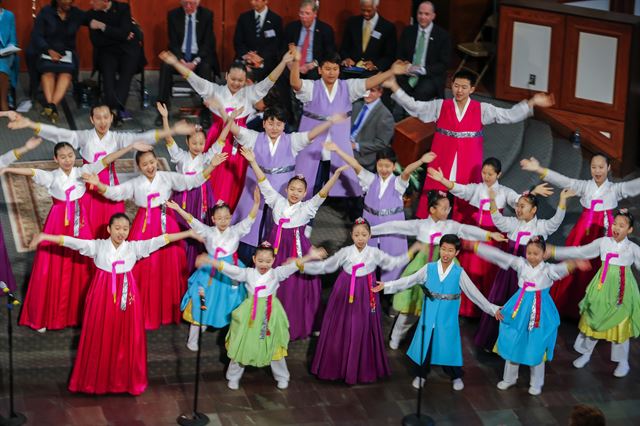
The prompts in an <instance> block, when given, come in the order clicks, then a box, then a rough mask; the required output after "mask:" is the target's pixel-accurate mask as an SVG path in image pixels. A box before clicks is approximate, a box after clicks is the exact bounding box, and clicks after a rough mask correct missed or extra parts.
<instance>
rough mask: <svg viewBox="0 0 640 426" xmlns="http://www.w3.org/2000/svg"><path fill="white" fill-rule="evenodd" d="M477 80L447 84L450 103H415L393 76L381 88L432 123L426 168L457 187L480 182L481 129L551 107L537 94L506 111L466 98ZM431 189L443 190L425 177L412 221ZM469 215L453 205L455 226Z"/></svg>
mask: <svg viewBox="0 0 640 426" xmlns="http://www.w3.org/2000/svg"><path fill="white" fill-rule="evenodd" d="M476 80H477V74H475V73H474V72H472V71H469V70H465V69H462V70H460V71H458V72H456V73H455V74H454V76H453V78H452V79H451V92H452V93H453V98H451V99H434V100H432V101H427V102H423V101H416V100H415V99H413V98H412V97H411V96H409V95H407V94H406V93H405V92H404V91H403V90H402V89H401V88H400V86H399V85H398V83H397V82H396V81H395V78H393V77H392V78H390V79H389V80H387V81H385V83H384V84H383V87H386V88H389V89H391V91H392V92H393V95H391V99H393V100H394V101H395V102H396V103H398V104H399V105H400V106H402V107H403V108H404V109H405V110H406V111H407V112H408V113H409V114H410V115H412V116H414V117H417V118H418V119H420V121H423V122H425V123H432V122H435V124H436V132H435V134H434V135H433V142H432V144H431V151H433V152H434V153H435V154H436V155H437V156H438V157H437V159H436V160H435V161H434V162H433V164H432V165H431V166H432V167H433V168H434V169H442V172H443V174H444V177H446V178H447V179H449V180H451V181H454V182H457V183H459V184H469V183H478V182H482V174H481V171H482V159H483V158H484V155H483V144H484V135H483V131H484V126H486V125H487V124H492V123H501V124H502V123H517V122H519V121H523V120H525V119H527V117H529V116H531V115H533V108H534V107H550V106H552V105H553V103H554V98H553V95H548V94H545V93H536V94H535V95H533V97H531V98H530V99H528V100H523V101H521V102H519V103H517V104H515V105H514V106H513V107H511V108H499V107H496V106H495V105H492V104H490V103H487V102H479V101H476V100H474V99H471V94H473V92H474V91H475V89H476ZM431 189H439V190H445V187H444V186H443V185H442V184H441V183H440V182H438V181H437V180H434V179H433V178H432V177H431V176H427V177H426V179H425V184H424V187H423V189H422V196H421V197H420V201H419V204H418V209H417V210H416V216H417V217H419V218H421V219H423V218H425V217H427V215H428V213H429V206H428V202H427V193H428V192H429V190H431ZM470 210H471V209H470V208H469V206H468V204H467V203H466V202H465V201H464V200H457V201H456V203H455V205H454V209H453V214H454V216H453V219H454V220H458V221H460V220H461V219H460V216H466V215H467V214H469V215H470V214H471V211H470ZM474 282H475V281H474Z"/></svg>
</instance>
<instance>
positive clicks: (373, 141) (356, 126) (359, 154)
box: [351, 86, 394, 173]
mask: <svg viewBox="0 0 640 426" xmlns="http://www.w3.org/2000/svg"><path fill="white" fill-rule="evenodd" d="M383 90H384V89H383V88H382V87H381V86H375V87H372V88H371V89H370V90H369V91H368V93H367V94H366V96H365V97H364V98H363V101H362V100H357V101H356V102H354V103H353V114H352V115H351V146H352V148H353V157H354V158H355V159H356V160H358V163H360V165H361V166H362V167H364V168H365V169H367V170H369V171H370V172H373V173H376V154H377V153H378V152H379V151H382V150H384V149H385V148H390V147H391V140H392V138H393V132H394V122H393V115H391V111H389V110H388V109H387V107H386V106H385V105H384V103H382V101H381V100H380V98H381V97H382V92H383Z"/></svg>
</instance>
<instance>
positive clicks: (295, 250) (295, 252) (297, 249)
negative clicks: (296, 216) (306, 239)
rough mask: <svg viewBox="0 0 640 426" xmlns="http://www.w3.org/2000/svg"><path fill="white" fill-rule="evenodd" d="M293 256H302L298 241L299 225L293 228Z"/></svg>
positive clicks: (300, 243) (300, 244)
mask: <svg viewBox="0 0 640 426" xmlns="http://www.w3.org/2000/svg"><path fill="white" fill-rule="evenodd" d="M293 243H294V244H293V247H292V250H291V251H292V255H293V257H302V242H301V241H300V227H297V228H294V229H293Z"/></svg>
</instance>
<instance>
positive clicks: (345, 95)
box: [289, 46, 409, 197]
mask: <svg viewBox="0 0 640 426" xmlns="http://www.w3.org/2000/svg"><path fill="white" fill-rule="evenodd" d="M290 48H291V46H290ZM293 49H295V47H293ZM408 67H409V64H407V63H404V62H402V61H396V62H395V63H394V64H393V65H392V66H391V68H390V69H389V70H387V71H385V72H381V73H378V74H376V75H374V76H371V77H369V78H366V79H364V78H353V79H349V80H340V79H339V77H340V57H339V56H338V54H337V53H333V54H328V55H326V56H325V57H324V58H322V59H321V61H320V63H319V64H318V73H319V74H320V79H318V80H315V81H314V80H302V79H301V78H300V52H299V51H297V50H295V58H294V61H293V63H292V65H291V72H290V74H289V82H290V84H291V88H292V89H293V90H294V92H295V95H296V98H297V99H298V100H299V101H300V102H302V104H303V111H302V119H301V120H300V131H301V132H304V131H307V130H311V129H312V128H314V127H316V126H317V125H318V124H319V123H321V122H322V121H326V120H327V118H328V117H329V116H331V115H333V114H347V115H351V109H352V107H351V104H352V103H353V102H354V101H356V100H358V99H360V98H362V97H364V95H365V93H366V91H367V90H369V89H371V88H372V87H376V86H378V85H380V84H381V83H382V82H383V81H385V80H386V79H387V78H389V77H392V76H394V75H396V74H404V73H406V72H407V70H408ZM350 135H351V122H350V121H346V122H343V123H340V124H337V125H335V126H334V127H332V128H331V129H330V130H327V131H326V132H323V133H321V134H320V135H318V136H317V137H318V139H319V141H321V142H324V141H326V140H332V141H334V142H335V143H336V144H337V145H338V146H339V147H340V149H342V150H343V151H344V152H346V153H347V154H348V155H353V149H352V147H351V137H350ZM341 163H342V161H340V160H339V159H338V158H337V156H332V155H331V153H330V152H329V151H327V150H326V149H323V147H322V146H321V145H320V144H311V145H309V146H308V147H307V148H305V149H304V150H302V152H300V154H299V155H298V157H296V173H299V174H302V175H303V176H304V177H305V178H306V179H307V181H308V182H309V184H310V185H311V189H312V191H310V192H309V194H308V196H312V195H315V194H316V193H317V192H318V191H319V190H320V188H321V187H322V185H323V184H324V182H325V181H326V180H327V179H328V178H329V173H330V171H331V170H335V169H336V168H338V167H340V166H341V165H342V164H341ZM329 195H331V196H334V197H353V196H359V195H361V190H360V185H359V184H358V179H357V178H356V175H355V173H354V172H353V171H352V170H348V171H347V173H345V174H344V176H342V178H341V179H340V181H339V182H338V184H337V185H336V186H335V187H334V188H333V190H332V192H331V193H330V194H329Z"/></svg>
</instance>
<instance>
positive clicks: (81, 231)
mask: <svg viewBox="0 0 640 426" xmlns="http://www.w3.org/2000/svg"><path fill="white" fill-rule="evenodd" d="M134 148H135V149H138V150H141V151H142V150H148V149H151V146H149V145H146V144H144V143H134V144H133V145H129V146H127V147H125V148H122V149H120V150H118V151H116V152H114V153H112V154H109V155H107V156H106V157H103V158H102V159H101V160H99V161H98V162H96V163H91V164H85V165H84V166H82V167H74V166H75V161H76V153H75V151H74V150H73V147H72V146H71V145H70V144H69V143H67V142H58V143H57V144H56V145H55V147H54V149H53V152H54V154H53V155H54V156H53V159H54V161H55V162H56V163H57V164H58V166H59V168H58V169H56V170H54V171H47V170H40V169H28V168H5V169H2V170H0V174H4V173H12V174H16V175H22V176H29V177H32V178H33V181H34V182H35V183H36V184H38V185H41V186H43V187H45V188H46V189H47V192H49V195H51V198H52V199H53V206H51V210H50V211H49V214H48V215H47V218H46V220H45V223H44V232H46V233H49V234H62V235H68V236H72V237H77V238H83V239H91V238H93V234H92V232H91V228H90V227H89V217H90V215H91V210H90V209H89V198H88V197H87V190H86V186H85V185H84V182H83V181H82V175H83V174H85V173H99V172H101V171H102V170H103V169H104V168H105V167H108V166H109V164H111V163H112V162H113V161H115V160H116V159H118V158H120V157H121V156H123V155H124V154H125V153H127V152H129V151H131V150H132V149H134ZM91 268H92V265H91V262H89V261H88V260H87V259H86V258H85V257H83V256H81V255H80V254H79V253H77V252H75V251H72V250H69V249H66V248H64V247H60V246H58V245H56V244H49V243H46V244H42V245H41V246H39V247H38V248H37V250H36V255H35V258H34V260H33V269H32V271H31V276H30V278H29V284H28V286H27V295H26V297H25V300H24V305H23V306H22V312H21V315H20V321H19V324H20V325H25V326H27V327H31V328H32V329H34V330H38V331H39V332H41V333H44V332H45V331H46V330H58V329H62V328H65V327H72V326H76V325H79V324H80V322H81V321H82V312H83V307H84V303H85V298H86V294H87V288H88V286H89V282H90V278H91V273H92V271H91Z"/></svg>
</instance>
